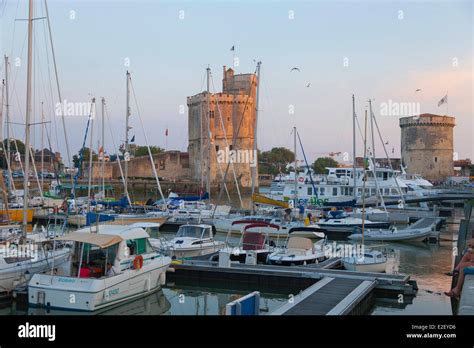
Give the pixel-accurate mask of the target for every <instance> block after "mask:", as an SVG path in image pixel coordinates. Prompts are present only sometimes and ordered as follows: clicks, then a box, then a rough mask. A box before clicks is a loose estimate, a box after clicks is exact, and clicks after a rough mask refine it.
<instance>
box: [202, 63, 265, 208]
mask: <svg viewBox="0 0 474 348" xmlns="http://www.w3.org/2000/svg"><path fill="white" fill-rule="evenodd" d="M256 73H257V68H255V72H254V74H256ZM209 75H210V77H211V82H212V87H213V90H214V93H215V95H216V101H217V103H216V104H217V110H218V112H219V118H220V120H221V124H222V125H223V120H222V114H221V112H220V107H219V101H218V97H217V94H216V92H215V86H214V78H213V75H212V73H210V74H209ZM253 81H254V80H253V79H252V82H251V83H250V90H249V94H247V98H246V100H245V105H244V109H243V112H242V116H241V118H240V123H239V127H238V128H237V132H235V133H234V134H233V137H232V144H233V145H236V144H235V141H236V138H237V136H238V134H239V133H240V127H241V126H242V123H243V119H244V116H245V110H246V109H247V104H248V101H249V98H250V94H251V92H252V86H253ZM223 131H224V136H225V141H226V145H227V146H228V141H227V134H226V131H225V127H223ZM230 164H232V171H233V173H234V180H235V183H236V188H237V193H238V195H239V199H240V205H241V207H243V204H242V197H241V195H240V188H239V185H238V182H237V176H236V174H235V169H234V165H233V163H227V167H226V171H225V174H224V179H223V181H224V182H225V178H226V177H227V173H228V171H229V166H230ZM221 197H222V189H221V190H220V191H219V196H218V201H217V202H219V201H220V199H221ZM214 212H215V209H214ZM213 215H214V213H213Z"/></svg>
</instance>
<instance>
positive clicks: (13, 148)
mask: <svg viewBox="0 0 474 348" xmlns="http://www.w3.org/2000/svg"><path fill="white" fill-rule="evenodd" d="M15 142H16V145H15ZM7 144H8V140H7V139H5V140H3V148H4V149H5V150H6V149H7ZM17 146H18V152H19V153H20V154H21V155H24V154H25V144H24V143H23V142H22V141H21V140H18V139H16V140H15V139H10V151H11V153H15V152H16V150H17Z"/></svg>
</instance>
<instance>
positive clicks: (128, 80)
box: [123, 70, 131, 203]
mask: <svg viewBox="0 0 474 348" xmlns="http://www.w3.org/2000/svg"><path fill="white" fill-rule="evenodd" d="M129 117H130V73H129V72H128V70H127V97H126V112H125V152H124V156H123V157H124V158H123V159H124V162H125V163H124V166H123V168H124V181H123V185H124V194H125V196H126V197H127V199H128V200H130V198H129V196H128V160H129V158H128V156H130V154H129V152H128V151H129V149H128V147H129V146H128V130H129V126H128V119H129ZM129 203H131V202H129Z"/></svg>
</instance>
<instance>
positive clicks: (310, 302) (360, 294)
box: [167, 258, 417, 315]
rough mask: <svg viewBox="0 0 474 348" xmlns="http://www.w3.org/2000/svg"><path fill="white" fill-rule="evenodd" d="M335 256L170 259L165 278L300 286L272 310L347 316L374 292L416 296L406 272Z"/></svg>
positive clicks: (365, 303) (366, 303) (359, 310)
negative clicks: (267, 261) (348, 263)
mask: <svg viewBox="0 0 474 348" xmlns="http://www.w3.org/2000/svg"><path fill="white" fill-rule="evenodd" d="M340 263H341V260H340V259H338V258H335V259H330V260H327V261H325V262H323V263H321V264H316V265H307V266H291V267H285V266H273V265H245V264H240V263H239V264H237V263H232V264H231V266H230V267H218V264H217V262H210V261H184V262H183V263H182V264H174V265H173V266H172V269H171V270H170V273H169V274H168V276H167V278H168V280H170V281H179V280H182V281H190V282H193V284H196V283H198V284H199V283H201V282H204V281H209V282H226V283H227V282H228V283H233V284H234V285H237V284H240V285H245V286H247V287H252V288H253V289H260V288H270V289H275V288H278V289H284V288H285V287H286V288H289V287H293V288H298V289H301V290H303V292H301V293H300V294H299V295H296V296H295V297H294V301H293V302H292V303H290V302H288V303H287V304H285V305H284V306H283V307H282V308H279V309H277V311H275V313H272V314H275V315H278V313H280V314H285V315H294V314H299V315H306V314H312V315H318V314H320V315H323V314H324V315H326V314H327V315H347V314H354V313H357V314H359V313H360V314H362V313H364V312H365V311H366V310H367V308H369V307H370V302H371V298H372V296H374V293H375V292H377V293H378V294H384V295H389V296H398V295H399V294H403V295H404V296H414V295H415V294H416V290H417V288H416V283H414V282H413V281H411V280H410V277H409V276H408V275H404V274H385V273H368V272H353V271H346V270H338V269H332V268H331V267H338V266H340Z"/></svg>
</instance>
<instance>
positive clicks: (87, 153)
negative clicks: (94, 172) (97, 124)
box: [72, 147, 98, 168]
mask: <svg viewBox="0 0 474 348" xmlns="http://www.w3.org/2000/svg"><path fill="white" fill-rule="evenodd" d="M82 151H83V149H80V150H79V152H78V153H77V155H74V156H72V162H73V163H74V167H75V168H79V162H80V158H81V152H82ZM89 158H90V150H89V148H88V147H85V148H84V156H83V158H82V163H87V162H89ZM97 159H98V156H97V154H96V153H95V152H94V151H93V152H92V161H97Z"/></svg>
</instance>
